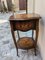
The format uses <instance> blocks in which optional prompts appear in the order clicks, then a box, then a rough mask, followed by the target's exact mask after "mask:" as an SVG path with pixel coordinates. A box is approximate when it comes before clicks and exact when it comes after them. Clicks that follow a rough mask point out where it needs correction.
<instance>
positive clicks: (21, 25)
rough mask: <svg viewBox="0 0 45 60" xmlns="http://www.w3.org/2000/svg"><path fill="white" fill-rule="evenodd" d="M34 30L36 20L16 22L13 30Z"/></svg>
mask: <svg viewBox="0 0 45 60" xmlns="http://www.w3.org/2000/svg"><path fill="white" fill-rule="evenodd" d="M31 29H33V30H35V29H36V22H35V21H29V22H16V23H15V27H14V30H21V31H28V30H31Z"/></svg>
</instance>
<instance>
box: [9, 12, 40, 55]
mask: <svg viewBox="0 0 45 60" xmlns="http://www.w3.org/2000/svg"><path fill="white" fill-rule="evenodd" d="M40 18H41V17H40V16H39V15H38V14H35V13H34V14H33V13H32V14H16V15H15V16H13V15H12V16H10V18H9V21H10V26H11V32H12V37H13V41H14V44H15V46H16V50H17V55H18V48H20V49H27V50H28V49H31V48H34V51H35V55H36V46H37V39H38V32H39V20H40ZM16 30H17V33H18V41H17V42H16V39H15V38H16V37H15V34H14V31H16ZM19 30H20V31H23V32H26V31H28V30H32V37H22V38H20V36H19V32H18V31H19ZM34 30H35V31H36V38H35V40H34V38H33V34H34Z"/></svg>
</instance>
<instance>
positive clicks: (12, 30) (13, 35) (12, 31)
mask: <svg viewBox="0 0 45 60" xmlns="http://www.w3.org/2000/svg"><path fill="white" fill-rule="evenodd" d="M10 26H11V33H12V37H13V41H14V44H15V46H16V51H17V56H19V55H18V47H17V44H16V39H15V34H14V29H13V24H12V22H10Z"/></svg>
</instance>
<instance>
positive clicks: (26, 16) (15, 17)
mask: <svg viewBox="0 0 45 60" xmlns="http://www.w3.org/2000/svg"><path fill="white" fill-rule="evenodd" d="M40 18H41V17H40V15H38V14H35V13H32V14H15V15H12V16H10V18H9V20H10V21H12V20H16V21H18V20H20V21H22V20H31V19H34V20H35V19H40Z"/></svg>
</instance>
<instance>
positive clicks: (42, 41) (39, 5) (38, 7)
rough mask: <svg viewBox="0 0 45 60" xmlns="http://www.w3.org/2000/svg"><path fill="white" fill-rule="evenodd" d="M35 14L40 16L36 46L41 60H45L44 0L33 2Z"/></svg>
mask: <svg viewBox="0 0 45 60" xmlns="http://www.w3.org/2000/svg"><path fill="white" fill-rule="evenodd" d="M35 12H36V13H38V14H40V16H41V17H42V19H41V20H40V29H39V32H40V33H39V39H38V44H39V47H40V51H41V55H42V60H45V0H35Z"/></svg>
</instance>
